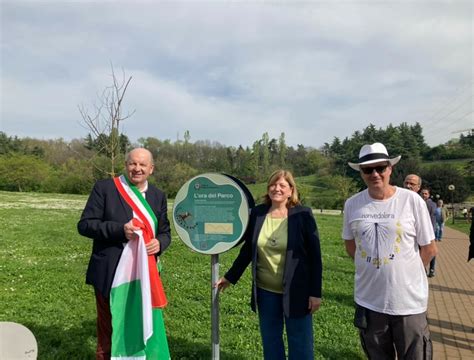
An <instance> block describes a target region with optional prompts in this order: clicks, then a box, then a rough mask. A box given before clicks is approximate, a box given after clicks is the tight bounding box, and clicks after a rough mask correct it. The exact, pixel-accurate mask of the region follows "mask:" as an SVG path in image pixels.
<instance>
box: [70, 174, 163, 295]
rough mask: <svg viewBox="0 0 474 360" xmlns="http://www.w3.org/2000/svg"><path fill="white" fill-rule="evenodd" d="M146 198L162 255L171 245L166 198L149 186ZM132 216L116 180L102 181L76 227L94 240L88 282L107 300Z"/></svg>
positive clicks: (80, 232) (88, 201)
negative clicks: (127, 226) (154, 221)
mask: <svg viewBox="0 0 474 360" xmlns="http://www.w3.org/2000/svg"><path fill="white" fill-rule="evenodd" d="M145 197H146V201H147V202H148V204H149V205H150V207H151V208H152V210H153V212H154V213H155V215H156V218H157V219H158V229H157V230H156V238H157V239H158V241H159V242H160V253H161V252H163V251H164V250H165V249H166V248H167V247H168V246H169V244H170V242H171V235H170V223H169V221H168V216H167V201H166V196H165V194H164V193H163V192H162V191H161V190H159V189H157V188H156V187H154V186H153V185H150V184H148V190H147V192H146V193H145ZM132 215H133V212H132V208H131V207H130V206H129V205H128V204H127V203H126V202H125V200H124V199H123V198H122V197H121V196H120V194H119V192H118V190H117V188H116V187H115V184H114V182H113V180H112V179H107V180H100V181H98V182H96V184H95V185H94V188H93V189H92V192H91V194H90V196H89V199H88V200H87V203H86V206H85V208H84V211H83V212H82V216H81V219H80V220H79V222H78V224H77V229H78V231H79V234H81V235H83V236H86V237H89V238H92V239H93V245H92V254H91V258H90V260H89V266H88V268H87V274H86V283H87V284H90V285H93V286H94V287H95V288H96V289H97V290H98V291H99V292H100V293H101V294H102V295H103V296H104V297H106V298H108V297H109V294H110V288H111V286H112V281H113V279H114V275H115V270H116V268H117V264H118V262H119V260H120V256H121V255H122V251H123V243H124V242H127V239H126V238H125V232H124V229H123V226H124V224H126V223H127V222H128V221H130V220H131V219H132ZM158 255H159V254H158Z"/></svg>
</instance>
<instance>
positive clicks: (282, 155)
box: [278, 132, 288, 168]
mask: <svg viewBox="0 0 474 360" xmlns="http://www.w3.org/2000/svg"><path fill="white" fill-rule="evenodd" d="M287 152H288V149H287V147H286V142H285V133H284V132H282V133H281V134H280V138H279V139H278V165H279V166H280V167H281V168H284V167H285V161H286V154H287Z"/></svg>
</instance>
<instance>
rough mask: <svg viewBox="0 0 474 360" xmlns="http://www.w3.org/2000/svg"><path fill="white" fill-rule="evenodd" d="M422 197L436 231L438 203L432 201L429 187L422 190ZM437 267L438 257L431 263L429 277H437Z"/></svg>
mask: <svg viewBox="0 0 474 360" xmlns="http://www.w3.org/2000/svg"><path fill="white" fill-rule="evenodd" d="M420 194H421V197H422V198H423V200H425V203H426V207H427V208H428V213H429V214H430V220H431V224H432V225H433V230H434V231H436V208H437V206H436V203H435V202H434V201H433V200H431V191H430V189H429V188H427V187H423V188H422V189H421V192H420ZM435 267H436V256H434V257H433V259H431V261H430V268H429V271H428V277H433V276H435Z"/></svg>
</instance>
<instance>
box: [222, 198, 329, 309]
mask: <svg viewBox="0 0 474 360" xmlns="http://www.w3.org/2000/svg"><path fill="white" fill-rule="evenodd" d="M268 210H269V206H268V205H259V206H257V207H255V208H253V209H252V212H251V214H250V219H249V224H248V227H247V230H246V232H245V235H244V244H243V245H242V248H241V249H240V253H239V255H238V257H237V258H236V259H235V261H234V263H233V265H232V267H231V268H230V269H229V271H228V272H227V273H226V274H225V275H224V276H225V278H226V279H227V280H229V281H230V282H231V283H233V284H235V283H236V282H237V281H238V280H239V279H240V277H241V276H242V274H243V272H244V271H245V269H246V268H247V266H248V265H249V264H250V262H251V263H252V300H251V306H252V310H253V311H256V306H255V304H256V299H257V285H256V274H257V240H258V236H259V234H260V230H261V228H262V225H263V222H264V221H265V217H266V215H267V213H268ZM285 259H286V260H285V269H284V273H283V311H284V313H285V316H287V317H301V316H304V315H306V314H308V313H309V310H308V298H309V297H310V296H314V297H319V298H320V297H321V287H322V261H321V249H320V244H319V234H318V229H317V225H316V221H315V219H314V217H313V213H312V211H311V209H310V208H307V207H303V206H295V207H293V208H290V209H289V210H288V245H287V250H286V258H285Z"/></svg>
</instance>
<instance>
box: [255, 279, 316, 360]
mask: <svg viewBox="0 0 474 360" xmlns="http://www.w3.org/2000/svg"><path fill="white" fill-rule="evenodd" d="M257 307H258V318H259V321H260V334H261V335H262V343H263V357H264V359H266V360H284V359H286V356H285V345H284V344H283V324H285V326H286V335H287V338H288V359H290V360H306V359H307V360H312V359H313V358H314V355H313V353H314V350H313V318H312V316H311V315H310V314H308V315H306V316H303V317H300V318H288V317H286V316H285V315H284V314H283V295H282V294H277V293H274V292H271V291H267V290H263V289H260V288H257Z"/></svg>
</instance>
